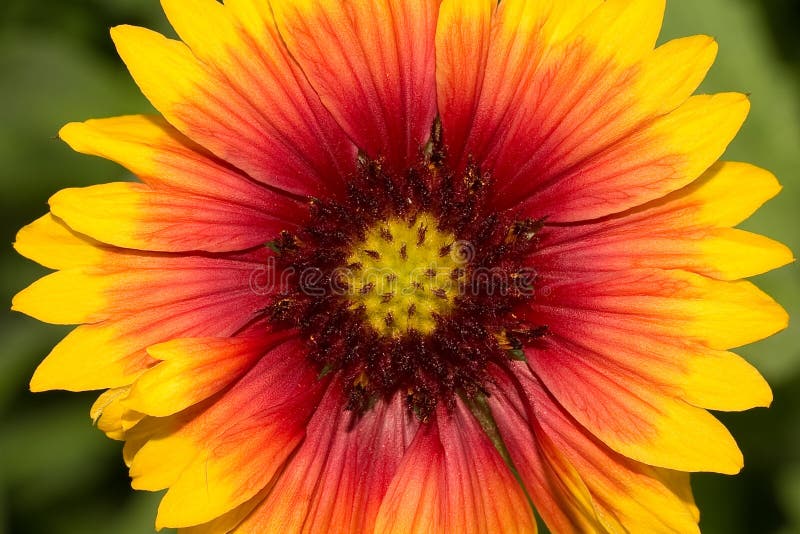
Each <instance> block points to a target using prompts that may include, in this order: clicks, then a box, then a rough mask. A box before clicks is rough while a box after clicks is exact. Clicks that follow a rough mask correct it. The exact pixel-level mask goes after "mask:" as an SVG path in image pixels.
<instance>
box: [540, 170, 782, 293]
mask: <svg viewBox="0 0 800 534" xmlns="http://www.w3.org/2000/svg"><path fill="white" fill-rule="evenodd" d="M778 191H780V185H779V184H778V181H777V180H776V179H775V177H774V176H773V175H772V174H770V173H769V172H767V171H764V170H762V169H759V168H757V167H753V166H751V165H746V164H743V163H720V164H717V165H714V166H713V167H712V168H711V169H709V171H708V172H707V173H706V174H705V175H704V176H703V177H702V178H701V179H700V180H697V181H696V182H694V183H692V184H691V185H689V186H687V187H685V188H684V189H681V190H680V191H676V192H675V193H673V194H671V195H668V196H667V197H665V198H663V199H660V200H657V201H654V202H651V203H649V204H646V205H644V206H641V207H640V208H636V209H634V210H631V211H629V212H626V213H623V214H620V215H619V216H616V217H612V218H608V219H605V220H601V221H598V222H592V223H587V224H581V225H575V226H562V227H557V226H552V227H549V228H548V229H547V231H546V232H545V233H543V234H542V244H541V249H540V250H539V251H537V254H536V261H537V262H538V264H539V265H546V266H547V269H552V270H567V271H572V272H582V271H587V272H588V271H617V270H622V269H632V268H639V267H651V268H661V269H684V270H687V271H693V272H696V273H699V274H703V275H706V276H711V277H714V278H720V279H723V280H735V279H738V278H742V277H746V276H752V275H755V274H760V273H763V272H765V271H769V270H771V269H774V268H776V267H780V266H782V265H785V264H787V263H789V262H791V261H792V260H793V257H792V253H791V251H790V250H789V249H788V248H787V247H785V246H784V245H782V244H780V243H777V242H775V241H772V240H770V239H767V238H765V237H762V236H759V235H756V234H751V233H748V232H745V231H743V230H735V229H731V228H729V227H730V226H733V225H735V224H738V223H739V222H741V221H742V220H744V219H745V218H747V217H748V216H749V215H750V214H752V213H753V212H754V211H755V210H756V209H757V208H758V207H759V206H760V205H761V204H763V203H764V202H766V201H767V200H769V199H770V198H772V197H773V196H775V195H776V194H777V193H778Z"/></svg>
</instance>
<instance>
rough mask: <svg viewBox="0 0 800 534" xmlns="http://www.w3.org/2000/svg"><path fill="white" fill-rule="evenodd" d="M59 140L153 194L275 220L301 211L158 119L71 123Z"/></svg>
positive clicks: (119, 119)
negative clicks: (119, 169) (226, 205)
mask: <svg viewBox="0 0 800 534" xmlns="http://www.w3.org/2000/svg"><path fill="white" fill-rule="evenodd" d="M58 135H59V137H60V138H61V139H62V140H64V141H65V142H66V143H67V144H69V146H70V147H72V149H73V150H76V151H77V152H81V153H83V154H90V155H93V156H100V157H102V158H105V159H109V160H112V161H114V162H116V163H119V164H120V165H123V166H125V167H126V168H127V169H128V170H129V171H131V172H132V173H133V174H135V175H136V176H138V177H139V178H141V179H142V180H143V181H144V182H145V183H147V184H148V185H150V186H151V187H153V188H155V189H177V190H180V191H183V192H186V193H190V194H192V195H197V196H201V197H208V198H211V199H214V200H218V201H227V202H230V203H233V204H236V205H240V206H242V207H243V208H249V209H251V210H262V211H265V212H267V213H272V214H273V215H277V216H280V215H281V214H284V215H285V214H286V212H287V209H286V208H287V207H291V208H294V210H295V211H296V210H297V209H298V208H300V207H301V206H299V205H297V204H290V203H289V202H287V200H286V199H285V198H282V197H281V196H280V195H279V194H278V193H276V192H275V191H273V190H270V189H268V188H266V187H263V186H262V185H261V184H259V183H258V182H254V181H253V180H252V179H251V178H250V177H249V176H247V175H245V174H243V173H242V172H241V171H239V170H238V169H236V168H234V167H232V166H231V165H230V164H229V163H225V162H223V161H222V160H220V159H218V158H216V157H215V156H213V155H212V154H211V153H209V152H208V151H207V150H205V149H204V148H202V147H201V146H200V145H198V144H196V143H195V142H193V141H191V140H190V139H189V138H187V137H185V136H184V135H183V134H181V133H180V132H179V131H178V130H176V129H175V128H173V127H172V126H170V125H169V123H167V122H166V121H165V120H164V119H163V118H161V117H159V116H147V115H129V116H123V117H114V118H110V119H94V120H89V121H86V122H73V123H70V124H67V125H66V126H64V127H63V128H62V129H61V131H60V132H59V134H58ZM280 208H283V209H280Z"/></svg>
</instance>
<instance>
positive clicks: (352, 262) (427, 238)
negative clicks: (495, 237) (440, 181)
mask: <svg viewBox="0 0 800 534" xmlns="http://www.w3.org/2000/svg"><path fill="white" fill-rule="evenodd" d="M467 263H468V255H467V254H464V253H463V251H462V250H460V246H459V244H458V243H456V241H455V236H453V234H451V233H449V232H445V231H441V230H439V229H438V228H437V223H436V219H435V218H434V217H432V216H431V215H428V214H420V215H417V216H415V217H412V218H411V219H410V220H405V219H401V218H392V219H389V220H387V221H382V222H380V223H378V224H377V225H376V226H374V227H373V228H371V229H369V230H368V231H367V233H366V236H365V238H364V240H363V241H360V242H358V243H356V244H355V245H354V246H353V248H352V250H351V254H350V256H349V258H348V260H347V264H348V265H347V268H346V269H345V271H346V274H345V276H344V278H346V285H347V288H348V296H349V298H350V300H351V302H352V307H353V308H354V309H355V308H359V307H363V309H364V312H365V314H366V317H367V321H368V322H369V324H370V325H371V326H372V328H374V329H375V330H376V331H377V332H378V333H379V334H381V335H382V336H386V337H400V336H403V335H404V334H407V333H410V332H413V331H416V332H418V333H420V334H422V335H425V334H430V333H432V332H433V331H434V330H435V329H436V317H437V316H445V315H447V314H448V313H449V312H450V311H451V310H452V308H453V306H454V304H455V299H456V297H457V296H458V295H459V292H460V288H461V284H462V282H463V280H464V278H465V269H466V267H467Z"/></svg>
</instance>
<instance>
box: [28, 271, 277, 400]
mask: <svg viewBox="0 0 800 534" xmlns="http://www.w3.org/2000/svg"><path fill="white" fill-rule="evenodd" d="M134 258H138V257H134ZM139 261H141V263H144V264H145V265H146V266H147V268H140V269H135V268H132V267H131V265H130V263H129V264H128V268H127V269H123V270H121V271H118V272H116V273H113V272H112V273H111V274H105V275H101V274H98V275H96V276H95V277H94V279H97V280H99V282H98V284H99V285H106V286H108V287H110V288H113V291H111V292H110V293H108V295H107V296H106V297H105V298H106V305H105V307H104V308H102V309H91V310H90V309H87V308H86V307H84V306H83V304H81V303H80V302H79V301H78V302H74V303H69V306H72V308H69V307H65V308H64V309H63V310H60V309H59V308H57V307H55V308H53V309H50V310H48V309H47V308H46V307H44V306H41V305H40V304H37V302H38V299H36V298H32V299H31V298H25V299H24V300H23V301H21V302H22V303H25V302H27V304H26V305H30V306H33V308H31V309H27V308H23V307H22V306H23V304H20V303H17V307H19V308H20V309H22V311H25V312H26V313H27V312H31V313H34V312H37V311H38V310H46V313H47V314H49V317H50V318H51V319H59V321H58V322H66V321H63V319H67V318H68V319H70V320H74V319H78V318H90V317H94V318H97V319H100V318H105V317H107V318H106V319H105V320H102V321H101V322H97V323H94V324H85V325H83V326H79V327H78V328H76V329H75V330H73V331H72V332H71V333H70V334H69V335H68V336H67V337H66V338H64V340H62V341H61V342H60V343H59V344H58V345H56V347H55V348H54V349H53V351H52V352H51V353H50V354H49V355H48V357H47V358H46V359H45V360H44V361H43V362H42V363H41V364H40V365H39V367H38V368H37V370H36V372H35V373H34V376H33V379H32V380H31V389H32V390H33V391H43V390H49V389H67V390H70V391H83V390H89V389H104V388H110V387H121V386H127V385H129V384H131V383H132V382H133V381H134V380H135V379H136V378H137V377H138V376H139V375H141V373H142V372H144V371H145V370H146V369H147V368H148V367H150V366H152V365H153V364H154V363H155V360H153V359H152V358H151V357H150V356H149V355H148V354H147V353H146V351H145V349H146V348H147V347H149V346H150V345H154V344H157V343H161V342H164V341H168V340H170V339H175V338H181V337H217V336H230V335H233V334H235V333H236V332H238V331H240V330H241V329H242V328H244V327H245V326H246V325H248V324H249V323H251V322H252V321H253V320H254V319H257V318H258V317H260V314H261V310H263V308H264V306H265V304H266V302H267V300H266V299H267V297H266V296H265V295H264V294H263V293H261V292H258V291H254V290H253V288H252V286H251V277H252V275H253V273H254V272H258V269H260V267H259V266H258V265H256V264H253V263H249V262H237V261H229V260H221V259H211V258H202V257H194V258H172V259H167V258H145V259H143V260H141V259H140V260H139ZM140 267H142V265H141V264H140ZM74 274H75V273H72V272H70V271H64V272H62V273H56V275H64V276H66V277H67V278H69V277H70V276H72V275H74ZM51 276H55V275H51ZM83 278H84V280H89V279H92V278H87V277H83ZM61 279H62V280H63V277H62V278H61ZM105 280H111V282H106V281H105ZM132 283H138V284H140V285H130V284H132ZM53 290H54V291H56V293H55V294H54V296H55V297H57V298H62V297H63V298H64V299H65V298H66V297H65V296H68V295H70V294H71V292H70V289H69V286H67V287H61V286H54V287H53ZM23 293H24V292H23ZM59 295H60V296H59ZM60 302H61V303H64V302H66V300H61V301H60ZM53 303H54V304H59V301H58V300H54V302H53ZM65 306H66V304H65ZM77 312H80V313H82V314H88V313H90V315H87V316H86V317H77V316H75V315H74V314H75V313H77ZM59 314H61V315H59ZM71 314H73V315H72V316H71V317H70V315H71ZM87 355H90V357H87Z"/></svg>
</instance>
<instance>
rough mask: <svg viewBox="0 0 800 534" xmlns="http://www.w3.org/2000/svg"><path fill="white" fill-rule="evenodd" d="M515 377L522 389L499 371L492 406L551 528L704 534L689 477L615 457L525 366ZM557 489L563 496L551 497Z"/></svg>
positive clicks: (516, 370)
mask: <svg viewBox="0 0 800 534" xmlns="http://www.w3.org/2000/svg"><path fill="white" fill-rule="evenodd" d="M509 372H510V373H513V374H514V375H515V376H516V377H517V381H516V384H517V385H515V383H513V382H512V381H511V380H510V379H509V378H508V375H506V374H505V372H503V371H498V370H496V372H495V375H496V379H497V384H496V387H495V389H494V391H493V393H492V395H491V397H490V398H489V402H490V404H491V406H492V412H493V414H494V418H495V420H496V421H497V424H498V427H499V429H500V432H501V434H502V436H503V438H504V442H505V443H506V445H507V447H508V449H509V453H510V455H511V457H512V459H513V461H514V463H515V465H516V467H517V469H518V470H519V473H520V476H521V477H522V479H523V481H524V482H525V484H526V486H527V487H528V488H529V490H530V491H531V492H532V493H533V496H534V500H535V501H536V504H537V508H538V509H539V510H540V511H541V512H542V514H543V516H544V519H545V520H546V521H547V522H548V525H549V526H550V527H551V528H553V529H554V530H555V531H557V532H588V531H598V532H634V531H642V532H653V533H663V534H667V533H673V532H699V529H698V527H697V519H698V518H697V517H696V508H695V507H694V502H693V500H692V498H691V489H690V488H688V486H686V479H685V478H680V477H679V475H677V474H675V475H672V474H670V473H669V472H666V471H663V470H660V469H656V468H653V467H650V466H648V465H645V464H642V463H639V462H635V461H633V460H630V459H628V458H625V457H624V456H621V455H619V454H617V453H615V452H613V451H612V450H610V449H609V448H608V447H606V446H605V445H603V444H602V443H600V442H599V441H598V440H597V439H596V438H594V437H593V436H592V435H591V434H590V433H588V432H587V431H586V430H584V429H583V428H582V427H581V426H580V425H579V424H578V423H577V422H576V421H575V420H574V419H572V417H570V415H569V414H568V413H567V411H566V410H565V409H564V408H562V407H561V406H560V405H559V404H558V403H556V402H555V401H554V399H553V398H552V397H551V396H550V395H549V394H548V393H547V391H546V390H545V389H544V388H543V387H542V385H541V384H540V383H539V382H538V381H537V380H536V379H535V377H534V376H533V375H531V374H530V372H529V371H528V370H527V369H526V368H525V366H524V364H519V365H517V364H515V365H513V366H512V369H511V370H510V371H509ZM565 473H571V475H570V476H568V477H567V476H565ZM553 475H554V476H555V478H554V477H553ZM575 477H577V478H575ZM541 484H545V487H544V488H542V487H541ZM551 486H555V488H557V490H558V491H555V492H552V493H548V490H547V488H548V487H551ZM587 497H588V501H587ZM564 519H569V520H570V521H569V522H566V523H565V522H564ZM587 521H588V522H587Z"/></svg>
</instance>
